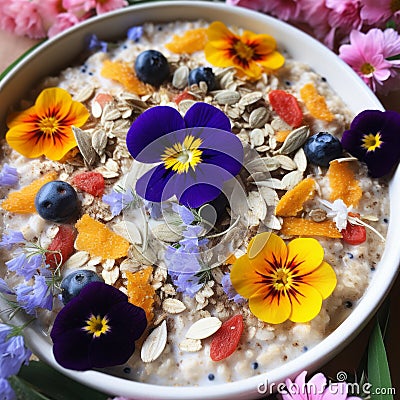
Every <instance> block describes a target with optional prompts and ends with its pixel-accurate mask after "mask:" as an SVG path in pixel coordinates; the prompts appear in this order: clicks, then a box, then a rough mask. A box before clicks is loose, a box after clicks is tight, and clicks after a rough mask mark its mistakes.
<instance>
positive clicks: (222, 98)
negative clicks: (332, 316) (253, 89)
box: [214, 90, 240, 106]
mask: <svg viewBox="0 0 400 400" xmlns="http://www.w3.org/2000/svg"><path fill="white" fill-rule="evenodd" d="M214 99H215V101H216V102H217V103H218V104H219V105H221V106H223V105H229V106H230V105H232V104H236V103H237V102H238V101H239V99H240V94H239V93H238V92H235V91H233V90H222V91H221V92H219V93H217V94H216V95H215V97H214Z"/></svg>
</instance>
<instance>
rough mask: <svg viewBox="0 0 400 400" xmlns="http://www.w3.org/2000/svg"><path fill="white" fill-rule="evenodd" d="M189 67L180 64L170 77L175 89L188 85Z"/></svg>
mask: <svg viewBox="0 0 400 400" xmlns="http://www.w3.org/2000/svg"><path fill="white" fill-rule="evenodd" d="M188 76H189V68H188V67H187V66H186V65H182V66H181V67H179V68H178V69H177V70H176V71H175V72H174V76H173V77H172V86H174V87H176V88H177V89H184V88H185V87H186V86H187V85H188Z"/></svg>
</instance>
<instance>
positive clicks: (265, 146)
mask: <svg viewBox="0 0 400 400" xmlns="http://www.w3.org/2000/svg"><path fill="white" fill-rule="evenodd" d="M255 149H256V150H257V151H258V152H259V153H265V152H266V151H268V150H269V146H267V145H265V144H263V145H262V146H258V147H256V148H255Z"/></svg>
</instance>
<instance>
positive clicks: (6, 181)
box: [0, 163, 19, 186]
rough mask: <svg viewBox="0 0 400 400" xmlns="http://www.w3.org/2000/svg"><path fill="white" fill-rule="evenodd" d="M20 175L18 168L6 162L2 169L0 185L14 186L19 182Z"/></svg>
mask: <svg viewBox="0 0 400 400" xmlns="http://www.w3.org/2000/svg"><path fill="white" fill-rule="evenodd" d="M18 180H19V175H18V171H17V169H16V168H14V167H11V166H9V165H8V164H7V163H4V165H3V168H2V169H1V171H0V186H14V185H16V184H17V183H18Z"/></svg>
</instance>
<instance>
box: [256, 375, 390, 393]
mask: <svg viewBox="0 0 400 400" xmlns="http://www.w3.org/2000/svg"><path fill="white" fill-rule="evenodd" d="M346 380H347V374H346V372H344V371H339V372H338V373H337V374H336V381H332V380H329V379H327V385H326V386H324V387H320V386H317V385H315V384H314V383H312V382H306V383H305V384H304V385H298V384H297V383H295V382H292V383H291V384H290V385H288V386H287V385H286V384H285V383H274V382H269V381H268V380H265V381H264V382H260V383H259V384H258V386H257V392H258V393H259V394H272V393H280V394H293V395H294V394H303V395H307V394H311V395H321V394H322V393H323V392H325V391H326V390H328V391H329V392H330V393H332V394H337V395H338V394H347V395H349V396H362V397H368V396H371V395H395V394H396V389H395V388H394V387H388V388H386V387H373V386H372V385H371V384H370V383H368V382H365V383H358V382H346Z"/></svg>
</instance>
